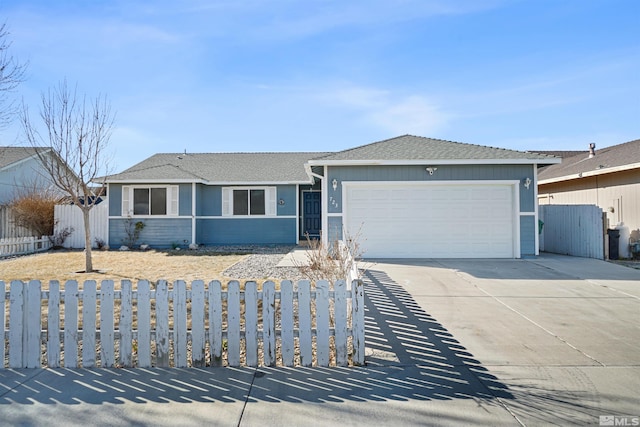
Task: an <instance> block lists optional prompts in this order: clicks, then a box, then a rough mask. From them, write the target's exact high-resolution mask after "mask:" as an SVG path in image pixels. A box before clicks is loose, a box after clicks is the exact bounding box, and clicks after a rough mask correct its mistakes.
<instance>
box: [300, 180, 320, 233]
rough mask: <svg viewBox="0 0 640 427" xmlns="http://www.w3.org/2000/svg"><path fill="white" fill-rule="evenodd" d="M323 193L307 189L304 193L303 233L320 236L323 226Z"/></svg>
mask: <svg viewBox="0 0 640 427" xmlns="http://www.w3.org/2000/svg"><path fill="white" fill-rule="evenodd" d="M320 195H321V193H320V192H319V191H305V192H304V193H302V201H303V212H302V218H303V220H302V222H303V224H302V234H303V235H305V236H306V235H307V234H308V235H309V236H310V237H319V236H320V230H321V228H322V220H321V212H322V209H321V198H320Z"/></svg>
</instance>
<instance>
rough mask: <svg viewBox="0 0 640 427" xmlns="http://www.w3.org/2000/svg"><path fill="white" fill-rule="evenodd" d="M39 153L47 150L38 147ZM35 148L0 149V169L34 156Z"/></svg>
mask: <svg viewBox="0 0 640 427" xmlns="http://www.w3.org/2000/svg"><path fill="white" fill-rule="evenodd" d="M37 150H39V151H46V150H49V148H47V147H38V148H37ZM35 154H36V148H32V147H0V169H2V168H4V167H7V166H9V165H12V164H14V163H17V162H19V161H21V160H25V159H28V158H29V157H32V156H35Z"/></svg>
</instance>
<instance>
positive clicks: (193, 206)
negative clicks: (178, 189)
mask: <svg viewBox="0 0 640 427" xmlns="http://www.w3.org/2000/svg"><path fill="white" fill-rule="evenodd" d="M195 243H196V183H195V182H193V183H191V244H195Z"/></svg>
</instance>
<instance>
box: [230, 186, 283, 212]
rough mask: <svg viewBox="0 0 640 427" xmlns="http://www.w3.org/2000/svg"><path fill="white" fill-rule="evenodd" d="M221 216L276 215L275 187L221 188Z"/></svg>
mask: <svg viewBox="0 0 640 427" xmlns="http://www.w3.org/2000/svg"><path fill="white" fill-rule="evenodd" d="M222 215H223V216H260V215H263V216H274V215H276V187H264V188H232V187H229V188H223V189H222Z"/></svg>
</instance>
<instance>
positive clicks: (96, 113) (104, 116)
mask: <svg viewBox="0 0 640 427" xmlns="http://www.w3.org/2000/svg"><path fill="white" fill-rule="evenodd" d="M41 101H42V105H41V109H40V118H41V119H42V123H43V124H44V129H45V130H46V134H45V135H44V136H42V135H41V134H40V133H39V131H38V128H37V127H36V126H34V125H33V123H32V121H31V118H30V116H29V110H28V107H27V106H26V105H23V108H22V111H21V114H20V121H21V124H22V129H23V132H24V135H25V138H26V140H27V142H28V143H29V145H31V146H32V147H34V148H35V151H36V153H37V155H38V158H39V160H40V163H41V164H42V166H43V168H44V169H45V171H46V173H47V174H48V175H49V177H50V178H51V181H52V182H53V184H54V185H55V186H56V187H57V188H58V189H59V190H61V191H62V192H64V193H65V194H67V195H68V196H69V197H70V198H71V200H73V202H74V204H75V205H76V206H78V207H79V208H80V209H81V210H82V212H83V218H84V225H85V252H86V254H87V256H86V271H87V272H89V271H92V270H93V268H92V267H93V265H92V262H91V230H90V226H89V211H90V210H91V209H92V208H93V207H94V206H95V203H96V201H97V196H99V195H100V194H101V193H102V190H103V188H104V185H105V182H104V180H105V177H106V176H107V175H108V174H109V173H110V172H111V168H110V158H109V155H108V153H107V151H106V149H107V147H108V145H109V139H110V138H111V133H112V130H113V125H114V114H113V113H112V111H111V106H110V104H109V102H108V101H107V99H106V97H104V96H102V95H99V96H98V97H97V98H96V99H95V100H93V101H89V100H87V97H86V96H83V97H82V98H79V97H78V94H77V89H76V88H75V87H74V89H73V90H71V89H70V88H69V87H68V85H67V82H66V80H65V81H63V82H61V83H60V84H59V85H58V87H57V88H54V89H53V90H52V89H49V90H48V91H47V92H46V93H43V94H42V96H41ZM92 184H99V185H100V188H99V189H98V190H97V191H93V189H92Z"/></svg>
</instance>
